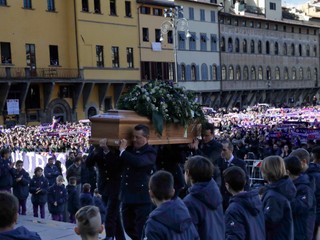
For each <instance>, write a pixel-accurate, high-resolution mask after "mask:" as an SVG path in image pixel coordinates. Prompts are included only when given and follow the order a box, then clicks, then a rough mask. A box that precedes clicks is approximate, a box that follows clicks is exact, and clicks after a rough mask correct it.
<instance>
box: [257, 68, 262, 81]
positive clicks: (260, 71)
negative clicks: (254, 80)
mask: <svg viewBox="0 0 320 240" xmlns="http://www.w3.org/2000/svg"><path fill="white" fill-rule="evenodd" d="M262 79H263V69H262V67H261V66H259V68H258V80H262Z"/></svg>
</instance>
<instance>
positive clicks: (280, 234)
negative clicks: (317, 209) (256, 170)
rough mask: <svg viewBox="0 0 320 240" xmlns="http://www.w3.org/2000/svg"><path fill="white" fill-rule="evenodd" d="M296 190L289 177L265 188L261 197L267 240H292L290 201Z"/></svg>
mask: <svg viewBox="0 0 320 240" xmlns="http://www.w3.org/2000/svg"><path fill="white" fill-rule="evenodd" d="M296 192H297V190H296V188H295V186H294V184H293V182H292V180H291V179H290V178H289V177H287V176H286V177H284V178H282V179H280V180H278V181H276V182H274V183H271V184H269V185H267V186H266V189H265V192H264V194H263V196H262V203H263V211H264V218H265V224H266V236H267V237H266V239H267V240H293V239H294V233H293V220H292V212H291V205H290V201H292V200H293V198H294V197H295V195H296Z"/></svg>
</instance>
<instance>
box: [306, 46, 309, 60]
mask: <svg viewBox="0 0 320 240" xmlns="http://www.w3.org/2000/svg"><path fill="white" fill-rule="evenodd" d="M306 55H307V57H310V46H309V45H307V46H306Z"/></svg>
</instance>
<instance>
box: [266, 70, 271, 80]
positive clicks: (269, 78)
mask: <svg viewBox="0 0 320 240" xmlns="http://www.w3.org/2000/svg"><path fill="white" fill-rule="evenodd" d="M266 73H267V80H271V69H270V67H267V71H266Z"/></svg>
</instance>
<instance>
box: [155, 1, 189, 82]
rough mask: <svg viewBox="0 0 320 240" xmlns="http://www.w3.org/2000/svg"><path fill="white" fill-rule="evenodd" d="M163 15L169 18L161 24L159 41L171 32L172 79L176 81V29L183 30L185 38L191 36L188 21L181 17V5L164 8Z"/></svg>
mask: <svg viewBox="0 0 320 240" xmlns="http://www.w3.org/2000/svg"><path fill="white" fill-rule="evenodd" d="M163 16H164V17H165V18H169V20H166V21H164V22H163V23H162V24H161V36H160V41H161V42H162V41H163V35H164V34H168V32H169V31H172V32H173V50H174V78H175V79H174V80H175V83H178V58H177V31H184V32H185V35H186V38H189V37H191V34H190V32H189V23H188V20H187V19H186V18H184V17H183V6H176V7H174V8H169V9H164V14H163Z"/></svg>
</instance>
